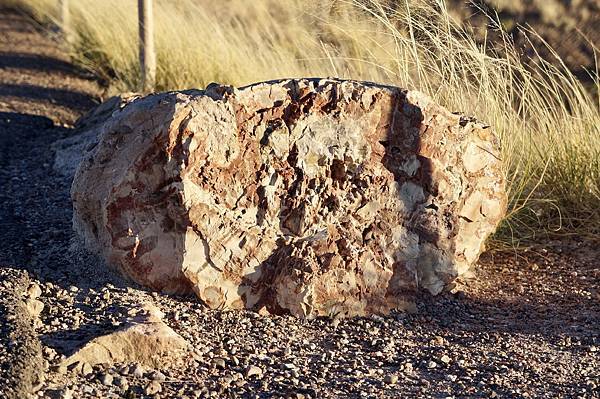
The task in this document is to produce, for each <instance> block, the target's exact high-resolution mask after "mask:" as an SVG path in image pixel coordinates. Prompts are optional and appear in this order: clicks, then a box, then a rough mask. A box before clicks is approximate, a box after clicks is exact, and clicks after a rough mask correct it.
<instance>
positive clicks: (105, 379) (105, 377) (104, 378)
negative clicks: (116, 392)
mask: <svg viewBox="0 0 600 399" xmlns="http://www.w3.org/2000/svg"><path fill="white" fill-rule="evenodd" d="M100 382H101V383H102V384H104V385H112V383H113V376H112V375H110V374H108V373H105V374H102V375H101V376H100Z"/></svg>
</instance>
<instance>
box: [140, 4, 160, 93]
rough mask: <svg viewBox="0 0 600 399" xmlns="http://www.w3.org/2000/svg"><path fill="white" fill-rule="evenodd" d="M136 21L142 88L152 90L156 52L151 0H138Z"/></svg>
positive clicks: (154, 78) (154, 79) (154, 80)
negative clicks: (138, 35) (138, 34)
mask: <svg viewBox="0 0 600 399" xmlns="http://www.w3.org/2000/svg"><path fill="white" fill-rule="evenodd" d="M138 22H139V33H140V39H139V40H140V41H139V45H140V68H141V72H142V89H143V90H144V91H146V92H147V91H152V90H153V89H154V84H155V83H156V53H155V52H154V17H153V15H152V0H138Z"/></svg>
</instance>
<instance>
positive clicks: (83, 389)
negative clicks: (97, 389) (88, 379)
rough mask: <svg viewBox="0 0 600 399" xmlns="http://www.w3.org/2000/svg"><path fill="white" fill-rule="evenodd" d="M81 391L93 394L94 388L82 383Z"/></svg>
mask: <svg viewBox="0 0 600 399" xmlns="http://www.w3.org/2000/svg"><path fill="white" fill-rule="evenodd" d="M81 391H82V392H83V393H87V394H89V395H91V394H93V393H94V388H92V387H91V386H89V385H82V386H81Z"/></svg>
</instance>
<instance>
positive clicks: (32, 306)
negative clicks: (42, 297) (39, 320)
mask: <svg viewBox="0 0 600 399" xmlns="http://www.w3.org/2000/svg"><path fill="white" fill-rule="evenodd" d="M25 307H26V308H27V312H28V313H29V314H30V315H31V316H32V317H34V318H35V317H38V316H39V315H40V313H42V310H44V303H43V302H42V301H39V300H37V299H31V298H30V299H28V300H27V301H26V302H25Z"/></svg>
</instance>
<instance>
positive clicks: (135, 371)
mask: <svg viewBox="0 0 600 399" xmlns="http://www.w3.org/2000/svg"><path fill="white" fill-rule="evenodd" d="M129 374H130V375H132V376H134V377H136V378H142V377H143V376H144V368H143V367H142V365H141V364H139V363H135V364H133V365H132V366H131V367H130V368H129Z"/></svg>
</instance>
